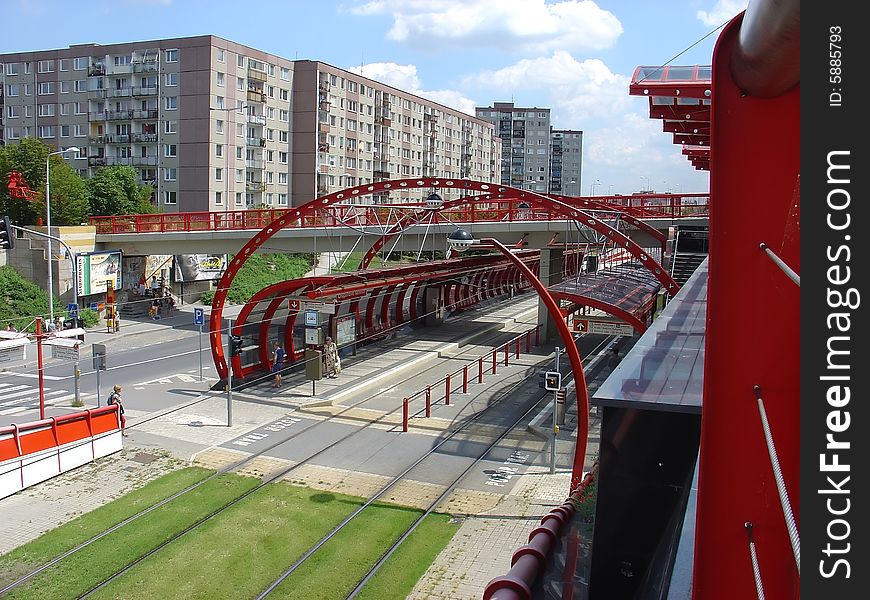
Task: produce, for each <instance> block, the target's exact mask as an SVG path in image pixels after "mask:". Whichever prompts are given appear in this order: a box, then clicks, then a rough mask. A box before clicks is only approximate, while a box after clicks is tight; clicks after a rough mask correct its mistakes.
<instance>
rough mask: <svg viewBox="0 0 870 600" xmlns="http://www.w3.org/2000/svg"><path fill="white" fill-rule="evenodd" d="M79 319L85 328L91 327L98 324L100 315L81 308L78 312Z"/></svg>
mask: <svg viewBox="0 0 870 600" xmlns="http://www.w3.org/2000/svg"><path fill="white" fill-rule="evenodd" d="M79 318H80V319H81V320H82V321H83V322H84V325H85V327H93V326H95V325H96V324H97V323H99V322H100V313H98V312H97V311H95V310H91V309H90V308H83V309H81V310H80V311H79Z"/></svg>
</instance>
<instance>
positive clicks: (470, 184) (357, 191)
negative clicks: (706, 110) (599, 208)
mask: <svg viewBox="0 0 870 600" xmlns="http://www.w3.org/2000/svg"><path fill="white" fill-rule="evenodd" d="M425 188H441V189H455V190H458V191H476V192H481V194H478V195H476V196H465V197H461V198H457V199H456V200H453V201H448V202H445V206H448V205H449V206H453V205H454V204H461V203H467V202H484V201H492V200H504V199H506V198H517V199H524V200H527V201H530V202H534V203H536V204H539V205H542V206H544V207H546V208H547V209H549V210H550V211H551V212H554V213H557V214H559V215H561V216H563V217H565V218H567V219H573V220H576V221H580V222H581V223H583V224H584V225H586V226H587V227H590V228H592V229H594V230H595V231H597V232H599V233H601V234H602V235H604V236H606V237H607V238H608V239H610V240H611V241H612V242H614V244H616V245H618V246H620V247H622V248H624V249H626V250H627V251H628V252H629V253H630V254H631V255H632V256H634V257H635V258H637V259H638V260H639V261H640V263H641V264H643V265H644V266H645V267H646V268H647V269H649V270H650V272H651V273H652V274H653V275H654V276H655V277H656V279H658V280H659V282H661V284H662V286H663V287H664V288H665V289H666V290H667V291H668V293H670V294H671V295H673V294H675V293H676V292H677V291H678V290H679V285H677V283H676V282H675V281H674V280H673V279H672V278H671V276H670V275H669V274H668V272H667V271H666V270H665V269H664V268H662V266H661V265H660V264H659V263H658V262H657V261H656V260H655V259H653V258H652V257H651V256H649V254H647V253H646V252H645V251H644V250H643V249H642V248H641V247H640V246H638V245H637V244H636V243H635V242H634V241H632V240H631V239H630V238H629V237H628V236H626V235H625V234H623V233H622V232H620V231H617V230H616V229H614V228H613V227H611V226H610V225H607V224H606V223H604V222H603V221H600V220H599V219H598V218H596V217H594V216H592V215H589V214H588V213H586V212H585V211H583V210H582V209H579V208H575V207H572V206H569V205H567V204H565V203H564V202H561V201H559V200H555V199H553V198H550V197H548V196H545V195H543V194H537V193H535V192H531V191H529V190H521V189H517V188H514V187H510V186H505V185H500V184H496V183H486V182H482V181H472V180H468V179H449V178H447V179H445V178H433V177H420V178H413V179H399V180H394V181H381V182H377V183H372V184H365V185H359V186H355V187H352V188H347V189H345V190H341V191H338V192H333V193H332V194H327V195H326V196H321V197H319V198H315V199H314V200H311V201H310V202H307V203H306V204H303V205H302V206H300V207H298V208H296V209H293V210H290V211H288V212H287V213H285V214H283V215H281V216H280V217H278V218H276V219H275V220H274V221H272V222H271V223H269V224H268V225H266V226H265V227H264V228H263V229H262V230H260V231H259V232H258V233H256V234H255V235H254V236H253V237H252V238H251V239H250V240H248V242H247V243H246V244H245V245H244V246H242V248H241V250H240V251H239V253H238V254H236V255H235V257H234V258H233V260H232V261H230V263H229V265H227V269H226V271H224V274H223V276H221V278H220V280H219V281H218V285H217V291H216V292H215V295H214V299H213V300H212V306H211V315H210V318H209V341H210V343H211V352H212V358H213V360H214V364H215V369H216V370H217V373H218V376H219V377H221V378H225V377H226V376H227V373H228V368H227V362H226V358H225V357H224V350H223V344H222V343H221V338H220V329H221V319H222V316H223V308H224V304H225V303H226V298H227V293H228V292H229V289H230V286H231V285H232V282H233V280H234V279H235V277H236V274H237V273H238V272H239V269H240V268H241V267H242V265H244V264H245V262H246V261H247V260H248V258H249V257H250V256H251V255H252V254H254V252H256V250H257V249H258V248H260V247H261V246H262V245H263V244H264V243H266V242H267V241H268V240H269V239H270V238H271V237H272V236H273V235H275V233H277V232H278V231H280V230H281V229H284V228H285V227H289V226H293V225H294V224H296V223H298V222H300V221H301V220H302V219H304V218H305V217H307V216H309V215H311V214H313V213H315V212H316V211H317V210H318V209H320V208H324V207H327V206H330V205H333V204H339V203H341V202H345V201H347V200H351V199H354V198H359V197H361V196H365V195H368V194H373V193H377V192H384V191H390V190H393V189H397V190H402V189H425ZM234 366H235V365H234Z"/></svg>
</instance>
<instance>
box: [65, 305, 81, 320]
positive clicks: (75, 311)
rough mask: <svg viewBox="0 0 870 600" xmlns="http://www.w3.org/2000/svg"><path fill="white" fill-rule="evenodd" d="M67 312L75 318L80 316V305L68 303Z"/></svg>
mask: <svg viewBox="0 0 870 600" xmlns="http://www.w3.org/2000/svg"><path fill="white" fill-rule="evenodd" d="M66 312H67V313H68V314H69V316H70V317H71V318H75V317H78V316H79V305H78V304H74V303H72V302H70V303H69V304H67V305H66Z"/></svg>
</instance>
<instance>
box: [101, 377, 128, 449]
mask: <svg viewBox="0 0 870 600" xmlns="http://www.w3.org/2000/svg"><path fill="white" fill-rule="evenodd" d="M106 404H108V405H110V406H111V405H112V404H117V405H118V414H119V415H120V417H121V435H123V436H124V437H127V436H128V435H129V434H128V433H127V432H126V431H124V428H125V427H126V426H127V419H126V418H124V404H123V402H122V401H121V386H120V385H116V386H115V387H113V388H112V393H111V394H109V399H108V400H107V401H106Z"/></svg>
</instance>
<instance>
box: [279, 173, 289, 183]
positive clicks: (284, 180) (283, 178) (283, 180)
mask: <svg viewBox="0 0 870 600" xmlns="http://www.w3.org/2000/svg"><path fill="white" fill-rule="evenodd" d="M278 183H287V173H278Z"/></svg>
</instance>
